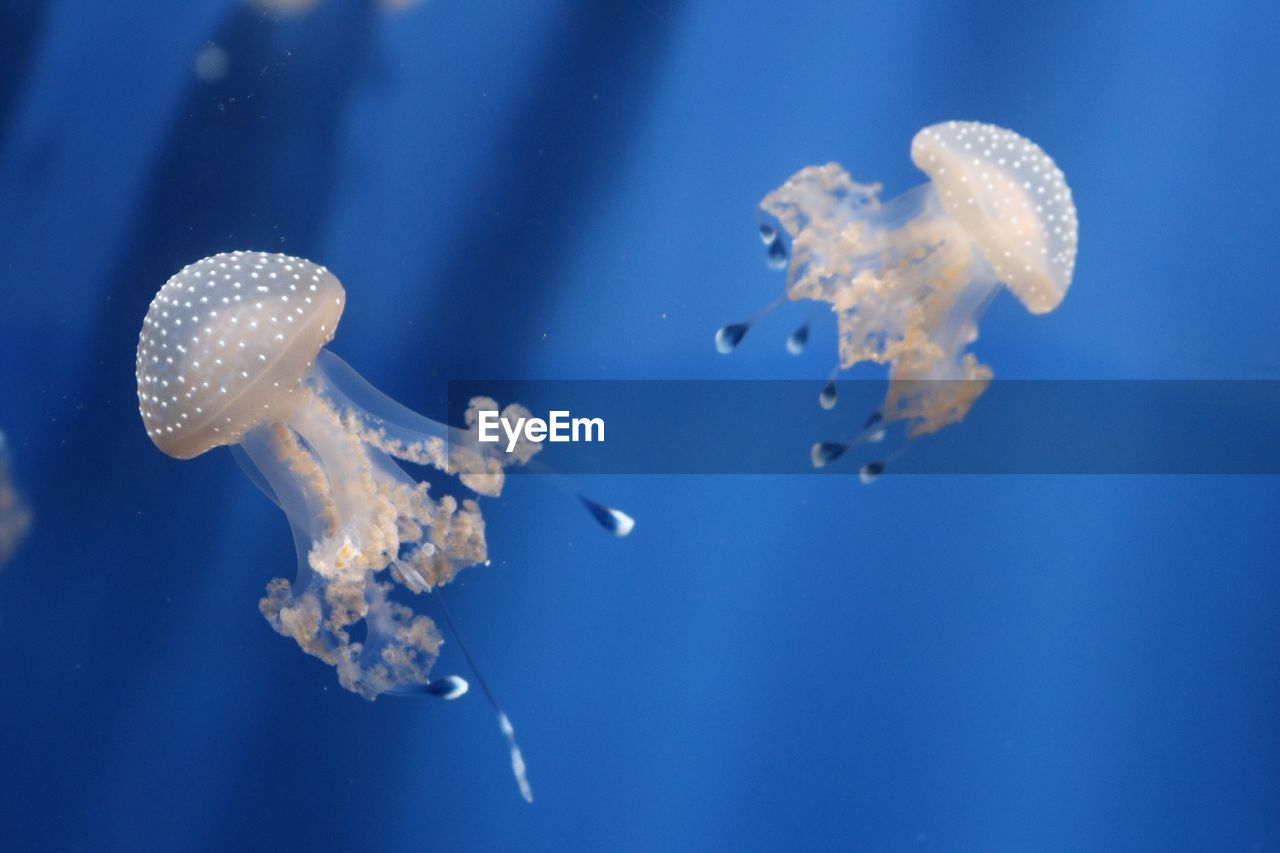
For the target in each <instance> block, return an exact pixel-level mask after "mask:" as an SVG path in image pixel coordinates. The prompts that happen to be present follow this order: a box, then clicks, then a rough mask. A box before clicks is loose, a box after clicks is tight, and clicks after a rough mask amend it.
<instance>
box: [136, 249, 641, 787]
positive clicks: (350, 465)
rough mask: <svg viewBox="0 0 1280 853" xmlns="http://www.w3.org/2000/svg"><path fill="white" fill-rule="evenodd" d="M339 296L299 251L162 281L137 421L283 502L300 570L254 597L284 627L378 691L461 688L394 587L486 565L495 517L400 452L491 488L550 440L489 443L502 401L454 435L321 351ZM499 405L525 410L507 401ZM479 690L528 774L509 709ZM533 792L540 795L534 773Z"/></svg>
mask: <svg viewBox="0 0 1280 853" xmlns="http://www.w3.org/2000/svg"><path fill="white" fill-rule="evenodd" d="M345 299H346V295H345V292H344V290H343V287H342V284H341V283H340V282H339V281H338V279H337V278H336V277H334V275H333V274H332V273H331V272H329V271H328V270H327V269H325V268H324V267H322V266H317V265H316V264H314V263H312V262H310V261H307V260H303V259H301V258H294V257H288V256H286V255H280V254H267V253H261V252H230V253H226V254H220V255H215V256H213V257H210V258H205V259H204V260H202V261H198V262H197V263H194V264H191V265H190V266H187V267H185V268H184V269H182V270H181V271H180V272H178V273H177V274H176V275H174V276H173V277H172V278H170V279H169V281H168V282H166V283H165V285H164V286H163V287H162V288H160V291H159V293H157V294H156V297H155V299H154V300H153V301H152V303H151V307H150V309H149V310H148V311H147V316H146V319H145V320H144V321H143V326H142V333H141V335H140V336H139V340H138V354H137V364H136V373H137V384H138V400H139V408H140V410H141V413H142V420H143V423H144V425H145V426H146V429H147V434H148V435H149V436H150V437H151V440H152V441H153V442H154V443H155V445H156V446H157V447H158V448H160V450H162V451H164V452H165V453H167V454H169V455H170V456H173V457H175V458H178V459H190V458H192V457H194V456H198V455H199V454H201V453H204V452H205V451H207V450H210V449H212V448H214V447H218V446H220V445H233V446H234V448H235V449H236V450H237V451H238V454H239V457H238V458H240V459H241V461H242V465H243V467H244V468H245V470H246V472H247V473H248V474H249V475H250V477H251V478H252V479H253V480H254V481H255V482H256V483H257V484H258V486H259V487H260V488H261V489H262V490H263V491H264V492H265V493H266V494H267V495H268V496H269V497H271V498H272V499H273V500H274V501H275V502H276V503H277V504H279V505H280V507H281V508H282V509H284V511H285V513H286V515H287V516H288V518H289V523H290V526H291V527H292V529H293V535H294V540H295V543H296V545H297V549H298V576H297V578H296V579H295V580H294V581H293V582H292V583H291V582H289V581H288V580H286V579H284V578H276V579H275V580H273V581H271V582H270V583H269V584H268V585H267V595H266V597H265V598H263V599H262V601H261V602H260V604H259V609H260V610H261V611H262V614H263V616H265V617H266V618H267V621H268V622H270V623H271V626H272V627H273V628H275V629H276V630H277V631H278V632H280V633H281V634H283V635H285V636H287V637H292V638H293V639H294V640H295V641H296V642H297V643H298V645H299V646H300V647H301V648H302V649H303V651H305V652H307V653H308V654H311V655H314V656H316V657H318V658H320V659H321V660H323V661H325V662H326V663H328V664H330V665H331V666H333V667H334V668H335V669H336V670H337V672H338V678H339V681H340V682H341V683H342V685H343V686H344V687H346V688H347V689H348V690H352V691H354V692H356V693H359V694H361V695H362V696H365V697H366V698H369V699H373V698H374V697H376V696H377V695H379V694H382V693H386V692H406V691H407V692H423V693H428V694H430V695H435V696H440V697H442V698H453V697H456V696H458V695H461V693H462V692H464V691H465V683H462V684H461V685H460V684H459V682H460V681H461V680H460V679H456V677H449V678H446V679H442V680H439V681H436V682H432V681H431V680H430V677H429V673H430V670H431V667H432V665H433V664H434V663H435V660H436V657H437V654H438V652H439V649H440V646H441V643H442V638H441V635H440V632H439V631H438V630H437V628H436V626H435V624H434V623H433V622H432V620H431V619H429V618H428V617H426V616H422V615H418V614H416V613H414V612H413V610H412V609H411V608H410V607H408V606H406V605H405V604H402V603H400V602H398V601H397V600H395V598H394V597H393V595H392V593H393V590H394V588H395V587H396V586H399V587H402V588H403V589H404V590H406V591H407V592H409V593H423V592H428V591H430V590H433V589H435V588H437V587H439V586H441V585H443V584H445V583H448V582H449V580H451V579H452V578H453V576H454V575H455V574H456V573H457V572H458V571H460V570H461V569H463V568H466V567H468V566H472V565H475V564H477V563H482V562H484V561H485V560H486V559H487V546H486V543H485V525H484V519H483V518H482V516H481V514H480V507H479V505H478V504H477V503H476V501H475V500H474V499H472V498H468V497H464V498H463V499H461V500H459V499H458V498H457V497H455V496H453V495H450V494H443V495H441V496H439V497H434V496H432V495H430V494H428V487H427V484H425V483H421V482H418V481H417V480H415V479H414V478H413V477H411V476H410V475H409V474H408V473H407V472H406V471H405V470H404V469H403V468H401V466H400V465H399V464H398V463H397V461H396V460H397V459H399V460H402V461H405V462H410V463H414V464H418V465H426V466H431V467H433V468H436V469H438V470H440V471H444V472H446V473H448V474H454V475H457V476H458V478H459V480H460V482H461V484H462V485H463V486H465V487H466V488H467V489H469V490H471V491H473V492H475V493H477V494H480V495H497V494H499V493H500V492H501V490H502V486H503V480H504V473H503V469H504V467H505V466H507V465H511V464H523V463H524V462H526V461H528V460H529V459H530V457H532V456H533V454H534V453H535V452H536V451H537V450H538V449H540V445H538V444H532V443H528V442H522V443H520V444H519V445H517V446H516V447H515V448H514V452H512V453H506V452H502V451H492V450H489V451H487V452H486V451H482V450H481V449H480V448H481V447H482V445H480V444H479V443H478V442H477V441H476V437H477V436H476V431H477V427H476V419H477V412H478V411H480V410H496V409H497V404H496V403H494V402H493V401H492V400H489V399H486V398H477V399H475V400H472V401H471V408H470V410H469V411H468V412H467V423H468V426H469V429H468V430H467V431H460V430H451V429H449V428H448V427H446V426H445V425H443V424H440V423H437V422H435V421H432V420H430V419H428V418H424V417H422V416H420V415H417V414H415V413H414V412H411V411H409V410H408V409H406V408H405V407H403V406H401V405H400V404H399V403H396V402H395V401H394V400H392V399H390V398H389V397H387V396H386V395H384V394H382V393H381V392H379V391H378V390H377V389H375V388H374V387H373V386H371V385H369V383H367V382H365V381H364V380H363V379H362V378H361V377H360V376H359V375H358V374H357V373H356V372H355V371H354V370H352V369H351V368H350V367H349V366H347V364H346V363H345V362H343V361H342V360H341V359H340V358H338V357H337V356H336V355H334V354H333V353H331V352H329V351H328V350H326V349H324V347H325V345H326V344H327V343H328V342H329V341H330V340H331V339H332V338H333V335H334V332H335V330H336V329H337V326H338V321H339V319H340V318H341V316H342V310H343V307H344V304H345ZM502 414H503V416H504V417H507V418H509V419H512V420H514V419H515V418H518V417H525V416H528V414H529V413H528V412H527V411H525V410H523V409H522V408H521V407H518V406H508V407H507V408H506V409H505V410H503V412H502ZM584 501H586V499H585V498H584ZM587 503H588V509H591V504H593V503H594V502H590V501H587ZM596 506H597V507H599V510H600V512H607V511H608V510H609V508H608V507H603V506H602V505H598V504H597V505H596ZM593 514H595V515H596V516H597V519H598V520H599V521H600V522H601V523H602V524H604V523H605V522H604V519H603V518H601V517H600V516H599V514H598V513H597V512H596V511H595V510H593ZM610 518H612V516H610ZM607 526H608V525H606V527H607ZM615 527H616V524H615ZM628 530H629V528H628ZM613 532H615V533H618V531H617V530H616V529H615V530H614V531H613ZM619 535H625V534H619ZM441 606H443V601H441ZM468 657H469V656H468ZM477 674H478V673H477ZM482 683H483V681H482ZM485 693H486V695H487V696H489V697H490V700H491V701H493V704H494V710H495V711H496V712H497V713H498V715H499V720H500V721H501V722H502V724H503V732H504V734H506V735H507V737H508V739H509V740H511V745H512V763H513V766H516V767H517V768H518V769H519V773H518V775H519V776H522V773H523V770H522V769H520V768H522V767H523V759H520V760H519V762H517V759H518V758H519V755H518V750H517V749H516V747H515V743H514V740H513V738H512V736H511V734H510V733H509V731H508V730H509V729H510V721H508V720H506V717H505V715H504V714H502V713H501V709H500V708H498V707H497V705H496V701H494V700H492V694H490V693H489V691H488V690H487V688H486V690H485ZM521 788H522V791H523V792H525V793H526V796H528V787H527V783H526V782H525V781H524V780H523V778H521Z"/></svg>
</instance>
